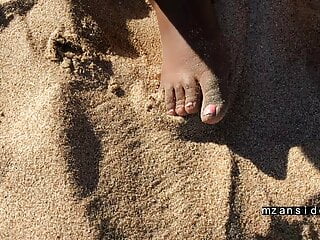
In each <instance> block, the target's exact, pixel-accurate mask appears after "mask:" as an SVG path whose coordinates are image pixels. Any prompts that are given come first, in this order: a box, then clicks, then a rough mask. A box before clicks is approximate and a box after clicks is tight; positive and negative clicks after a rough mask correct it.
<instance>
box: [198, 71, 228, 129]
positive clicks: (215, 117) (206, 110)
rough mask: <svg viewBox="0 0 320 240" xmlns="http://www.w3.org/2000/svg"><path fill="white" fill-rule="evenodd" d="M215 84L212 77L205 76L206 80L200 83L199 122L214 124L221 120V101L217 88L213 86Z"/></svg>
mask: <svg viewBox="0 0 320 240" xmlns="http://www.w3.org/2000/svg"><path fill="white" fill-rule="evenodd" d="M216 82H217V81H216V79H215V78H214V77H213V76H207V78H206V79H203V80H202V81H201V82H200V85H201V90H202V96H203V100H202V107H201V120H202V122H204V123H207V124H216V123H218V122H219V121H220V120H222V118H223V114H222V111H221V108H222V100H221V98H220V91H219V88H218V86H216V84H215V83H216Z"/></svg>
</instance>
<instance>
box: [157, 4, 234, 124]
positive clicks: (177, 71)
mask: <svg viewBox="0 0 320 240" xmlns="http://www.w3.org/2000/svg"><path fill="white" fill-rule="evenodd" d="M151 3H152V6H153V7H154V9H155V12H156V15H157V19H158V23H159V29H160V33H161V41H162V47H163V49H162V54H163V65H162V75H161V85H162V87H163V88H164V90H165V101H166V106H167V110H168V112H167V113H168V114H169V115H173V116H175V115H178V116H187V115H188V114H195V113H198V112H199V111H200V112H201V113H200V116H201V119H202V121H203V122H204V123H207V124H215V123H217V122H219V121H220V120H222V118H223V117H224V115H225V113H226V110H227V108H228V105H229V102H230V101H229V95H230V94H229V92H228V85H229V84H230V83H228V76H229V65H230V64H229V58H228V54H227V51H226V49H225V48H224V47H223V39H222V35H221V34H220V31H219V27H218V24H217V21H216V18H215V15H214V6H213V4H212V2H211V1H210V0H202V1H201V2H200V1H188V0H156V1H155V0H151Z"/></svg>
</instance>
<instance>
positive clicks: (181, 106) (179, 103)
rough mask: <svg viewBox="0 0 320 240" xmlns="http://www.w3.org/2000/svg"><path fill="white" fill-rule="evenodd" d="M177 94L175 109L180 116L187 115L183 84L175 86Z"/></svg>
mask: <svg viewBox="0 0 320 240" xmlns="http://www.w3.org/2000/svg"><path fill="white" fill-rule="evenodd" d="M175 96H176V104H175V105H176V107H175V111H176V113H177V114H178V115H179V116H182V117H183V116H186V115H187V112H186V110H185V93H184V89H183V87H182V86H178V87H176V88H175Z"/></svg>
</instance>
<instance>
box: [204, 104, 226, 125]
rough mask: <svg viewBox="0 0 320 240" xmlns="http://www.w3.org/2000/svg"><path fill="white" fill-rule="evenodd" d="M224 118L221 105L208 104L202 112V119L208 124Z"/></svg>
mask: <svg viewBox="0 0 320 240" xmlns="http://www.w3.org/2000/svg"><path fill="white" fill-rule="evenodd" d="M222 118H223V115H222V112H221V105H220V104H219V105H218V104H207V105H206V106H205V107H203V110H202V112H201V120H202V122H204V123H206V124H216V123H218V122H220V121H221V120H222Z"/></svg>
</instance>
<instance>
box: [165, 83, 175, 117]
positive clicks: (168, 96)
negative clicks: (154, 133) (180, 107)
mask: <svg viewBox="0 0 320 240" xmlns="http://www.w3.org/2000/svg"><path fill="white" fill-rule="evenodd" d="M165 102H166V107H167V114H168V115H171V116H175V115H176V111H175V107H176V102H175V93H174V88H173V87H166V88H165Z"/></svg>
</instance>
